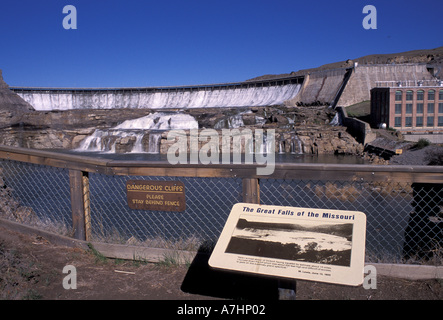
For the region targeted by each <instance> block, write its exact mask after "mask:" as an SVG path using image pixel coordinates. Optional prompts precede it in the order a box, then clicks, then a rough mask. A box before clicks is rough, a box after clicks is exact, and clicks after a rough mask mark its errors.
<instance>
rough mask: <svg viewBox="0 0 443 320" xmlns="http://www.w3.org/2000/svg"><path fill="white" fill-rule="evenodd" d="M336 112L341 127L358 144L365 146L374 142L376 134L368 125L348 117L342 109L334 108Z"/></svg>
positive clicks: (344, 109)
mask: <svg viewBox="0 0 443 320" xmlns="http://www.w3.org/2000/svg"><path fill="white" fill-rule="evenodd" d="M336 110H337V112H338V113H339V114H340V118H341V121H342V125H343V126H345V127H346V128H347V131H348V132H349V133H350V134H351V135H352V136H353V137H354V138H355V139H356V140H357V141H358V142H360V143H361V144H363V145H365V144H367V143H370V142H372V141H374V140H375V138H376V134H375V133H374V132H372V130H371V126H370V125H369V123H367V122H364V121H361V120H359V119H355V118H350V117H348V114H347V112H346V108H344V107H341V106H340V107H336Z"/></svg>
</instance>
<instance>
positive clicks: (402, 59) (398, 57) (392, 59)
mask: <svg viewBox="0 0 443 320" xmlns="http://www.w3.org/2000/svg"><path fill="white" fill-rule="evenodd" d="M354 62H358V63H359V64H362V65H372V64H405V63H425V64H427V66H428V67H429V68H434V75H435V76H436V77H437V78H439V79H443V47H438V48H435V49H423V50H413V51H407V52H400V53H390V54H371V55H367V56H363V57H360V58H353V59H347V60H344V61H339V62H333V63H328V64H325V65H322V66H319V67H317V68H310V69H303V70H299V71H296V72H291V73H284V74H268V75H263V76H259V77H256V78H253V79H249V80H248V81H250V80H261V79H273V78H280V77H288V76H296V75H305V74H307V73H310V72H311V73H312V72H315V71H322V70H330V69H337V68H345V67H352V65H353V63H354Z"/></svg>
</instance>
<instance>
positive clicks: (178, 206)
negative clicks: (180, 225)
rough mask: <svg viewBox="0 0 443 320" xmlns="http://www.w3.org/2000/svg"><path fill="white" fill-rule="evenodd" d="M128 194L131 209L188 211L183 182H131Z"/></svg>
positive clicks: (127, 190) (127, 188) (128, 184)
mask: <svg viewBox="0 0 443 320" xmlns="http://www.w3.org/2000/svg"><path fill="white" fill-rule="evenodd" d="M126 194H127V198H128V206H129V208H131V209H136V210H156V211H173V212H181V211H185V209H186V202H185V185H184V184H183V182H181V181H145V180H129V181H127V182H126Z"/></svg>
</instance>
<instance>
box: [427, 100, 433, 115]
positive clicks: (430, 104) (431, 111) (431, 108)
mask: <svg viewBox="0 0 443 320" xmlns="http://www.w3.org/2000/svg"><path fill="white" fill-rule="evenodd" d="M428 113H434V103H433V102H430V103H428Z"/></svg>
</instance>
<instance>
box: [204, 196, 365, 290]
mask: <svg viewBox="0 0 443 320" xmlns="http://www.w3.org/2000/svg"><path fill="white" fill-rule="evenodd" d="M365 233H366V216H365V214H364V213H362V212H355V211H338V210H326V209H312V208H295V207H279V206H265V205H255V204H246V203H239V204H236V205H235V206H234V207H233V209H232V211H231V214H230V216H229V218H228V221H227V222H226V225H225V227H224V229H223V232H222V234H221V236H220V238H219V240H218V242H217V245H216V247H215V249H214V251H213V253H212V255H211V258H210V261H209V264H210V265H211V266H212V267H215V268H223V269H229V270H236V271H244V272H253V273H258V274H266V275H273V276H279V277H285V278H287V277H289V278H295V279H306V280H316V281H323V282H331V283H340V284H347V285H359V284H361V283H362V281H363V267H364V250H365Z"/></svg>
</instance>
